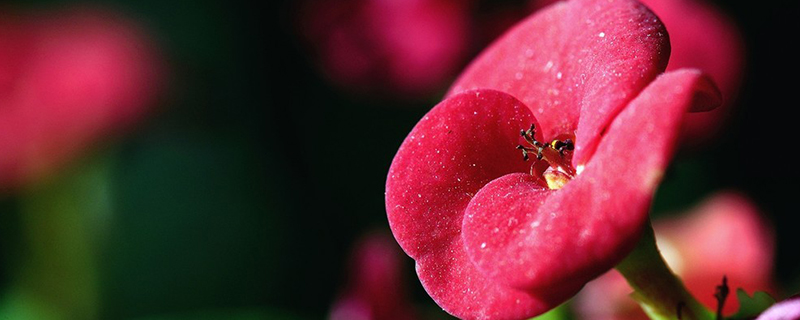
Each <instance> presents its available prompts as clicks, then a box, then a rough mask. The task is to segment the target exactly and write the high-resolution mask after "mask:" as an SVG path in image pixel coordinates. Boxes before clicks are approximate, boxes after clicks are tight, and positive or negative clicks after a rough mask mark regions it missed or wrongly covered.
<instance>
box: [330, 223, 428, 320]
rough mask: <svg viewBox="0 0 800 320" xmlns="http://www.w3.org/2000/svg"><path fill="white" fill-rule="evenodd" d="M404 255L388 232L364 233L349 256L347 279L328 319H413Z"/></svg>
mask: <svg viewBox="0 0 800 320" xmlns="http://www.w3.org/2000/svg"><path fill="white" fill-rule="evenodd" d="M403 258H404V256H403V255H402V253H401V252H400V250H399V248H398V246H397V244H396V243H395V242H394V240H393V239H392V238H391V237H389V236H388V235H385V234H382V233H373V234H368V235H366V236H365V237H364V238H362V239H361V240H360V241H359V242H358V243H357V244H356V246H355V248H354V251H353V253H352V255H351V257H350V261H349V265H348V270H349V272H350V273H349V276H350V278H349V282H348V284H347V286H346V288H345V290H344V291H343V292H342V294H341V295H340V296H339V298H338V299H337V301H336V302H335V303H334V305H333V308H332V310H331V313H330V316H329V319H330V320H412V319H416V317H415V316H414V312H413V306H412V305H411V303H410V301H409V297H408V293H407V291H406V290H407V289H406V286H405V278H404V276H403V272H404V269H403V261H404V259H403Z"/></svg>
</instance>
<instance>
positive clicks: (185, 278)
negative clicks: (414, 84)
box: [0, 0, 800, 319]
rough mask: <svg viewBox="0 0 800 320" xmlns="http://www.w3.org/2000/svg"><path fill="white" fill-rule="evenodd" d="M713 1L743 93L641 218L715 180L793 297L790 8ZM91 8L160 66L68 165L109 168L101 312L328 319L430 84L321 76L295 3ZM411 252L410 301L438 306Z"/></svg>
mask: <svg viewBox="0 0 800 320" xmlns="http://www.w3.org/2000/svg"><path fill="white" fill-rule="evenodd" d="M716 2H717V5H719V6H720V7H722V8H723V9H724V10H726V11H727V12H728V13H729V14H730V15H731V16H732V17H733V18H734V20H736V21H737V23H738V24H739V26H740V28H741V30H742V32H743V34H744V38H745V42H746V46H747V53H746V58H747V66H746V73H745V78H744V84H743V87H742V91H741V93H740V97H739V100H738V103H737V105H736V106H735V109H734V110H733V117H732V119H731V121H730V122H729V124H728V126H727V128H726V131H725V133H724V134H723V135H722V136H721V138H720V139H719V140H717V142H716V143H713V144H709V145H707V146H705V147H704V148H703V149H701V150H695V151H692V152H685V153H681V154H679V155H678V158H677V159H676V162H675V164H674V165H673V167H672V168H671V169H670V171H669V173H668V175H667V177H666V180H665V182H664V185H663V186H662V188H661V189H660V191H659V193H658V196H657V199H656V203H655V205H654V206H655V208H654V211H655V212H656V213H657V214H662V212H673V211H679V210H681V209H685V208H688V207H690V206H691V205H693V204H695V203H696V202H698V201H700V200H701V199H703V198H704V197H705V196H706V195H709V194H711V193H713V192H714V191H718V190H723V189H736V190H740V191H743V192H745V193H746V194H748V195H749V196H750V197H752V199H753V200H754V201H755V202H756V203H757V205H758V206H759V207H760V208H762V209H763V212H764V213H765V214H766V215H767V216H768V218H769V219H770V220H771V221H772V222H773V224H774V226H775V231H776V235H777V262H776V270H775V271H776V277H777V280H778V282H779V283H780V284H782V285H784V286H785V288H787V290H789V291H790V292H795V293H796V292H798V291H800V263H799V262H798V259H797V258H798V245H800V240H798V237H797V234H796V233H795V232H796V229H797V227H796V226H797V225H796V224H795V223H794V221H795V220H794V219H795V218H796V216H797V215H798V213H799V212H798V211H799V210H798V207H797V199H798V191H800V187H798V183H799V182H800V172H799V171H798V165H797V164H795V157H796V156H795V154H796V151H797V150H795V148H796V146H797V141H796V139H797V138H798V137H799V135H798V133H797V132H796V128H797V127H798V126H797V122H798V121H797V117H795V115H794V114H793V113H792V112H794V110H795V109H796V108H797V107H798V102H797V99H796V96H797V92H798V88H797V86H798V80H797V75H798V73H797V72H796V71H797V55H798V54H797V52H796V51H795V50H793V49H792V48H791V47H792V46H793V45H795V42H796V41H797V39H798V36H797V34H798V31H800V30H798V27H797V19H798V14H800V12H798V10H797V8H796V7H797V5H796V4H795V2H793V1H778V0H772V1H760V2H753V1H716ZM72 3H74V2H73V1H13V4H12V5H9V6H7V8H12V9H13V10H39V9H41V8H52V7H53V6H56V7H57V6H62V5H65V4H72ZM89 3H93V4H99V5H104V6H112V7H113V8H115V9H117V10H120V11H122V12H124V13H126V14H128V15H129V16H131V17H133V18H136V19H138V20H139V21H141V22H142V23H143V24H144V25H145V26H146V27H147V28H148V29H149V30H150V31H151V32H152V33H153V34H154V35H155V36H156V38H157V40H158V43H159V44H160V45H161V46H162V50H163V52H164V53H165V56H166V58H167V62H168V64H169V68H170V71H171V81H170V86H169V88H168V89H167V94H166V97H165V98H164V99H163V100H162V103H161V105H160V106H159V107H160V108H159V111H158V112H156V113H155V114H153V115H152V116H151V117H150V118H149V119H148V120H147V121H145V122H144V123H143V124H142V125H141V126H140V127H139V128H137V130H136V131H135V132H134V133H133V134H131V135H128V136H126V137H124V138H122V139H119V140H116V141H114V142H113V143H107V144H104V145H101V146H98V147H97V148H96V149H95V150H93V151H92V152H91V153H90V154H88V155H87V156H86V158H85V159H84V160H79V161H76V164H74V166H75V167H76V168H80V167H81V166H82V165H91V163H92V161H94V160H91V159H93V158H102V159H106V160H104V161H108V162H105V163H110V164H108V166H109V167H108V170H109V172H111V176H112V177H113V179H112V180H110V181H108V182H107V183H108V185H109V186H110V188H111V190H112V191H113V193H112V196H111V199H112V200H113V202H111V204H110V206H111V208H112V209H113V214H114V217H113V219H112V222H111V223H109V224H108V225H107V227H106V228H105V229H104V230H103V231H102V232H103V234H105V235H106V237H105V238H103V239H104V240H103V241H102V243H101V244H100V245H98V246H96V250H95V251H93V254H94V255H95V256H96V257H97V258H96V259H97V260H96V261H97V269H96V272H97V274H98V277H99V279H100V281H99V283H100V289H99V290H100V292H101V293H102V299H101V300H100V301H101V303H100V306H99V308H100V311H99V314H98V317H100V318H107V319H127V318H141V317H151V316H164V317H165V318H171V317H176V318H177V317H181V316H186V317H190V318H191V315H202V316H205V317H207V318H211V317H213V316H215V315H217V316H219V317H220V318H228V317H230V316H231V315H237V316H240V317H242V318H264V319H283V318H285V319H320V318H324V317H325V315H326V314H327V312H328V310H329V308H330V305H331V303H332V302H333V300H334V298H335V296H336V294H337V292H339V290H340V288H341V287H342V285H343V284H344V283H345V276H346V271H345V259H346V257H347V255H348V253H349V251H350V247H351V245H352V244H353V242H354V241H355V240H356V239H358V237H360V236H361V235H362V234H363V233H365V232H368V231H371V230H376V229H378V230H384V231H387V230H388V226H387V222H386V218H385V211H384V205H383V189H384V183H385V177H386V176H385V175H386V172H387V170H388V167H389V164H390V162H391V159H392V157H393V156H394V153H395V151H396V150H397V148H398V146H399V145H400V143H401V142H402V140H403V138H404V137H405V135H406V134H407V133H408V132H409V130H410V129H411V127H412V126H413V125H414V124H415V123H416V121H417V120H418V119H419V118H421V117H422V115H424V113H425V112H426V111H427V110H429V109H430V108H431V107H432V106H433V105H435V103H436V102H437V101H438V99H439V97H440V96H441V94H439V95H431V96H429V97H425V98H415V99H398V98H396V97H389V96H385V97H374V96H370V97H364V96H359V95H355V94H352V93H345V92H343V91H341V90H339V89H337V87H335V86H332V85H331V84H330V83H329V82H328V81H327V79H326V78H325V77H324V76H323V75H322V74H321V73H320V72H319V70H318V68H317V67H316V65H315V64H314V63H313V62H312V61H311V59H310V58H309V55H308V51H307V46H306V44H304V43H303V42H302V40H301V39H299V38H298V35H297V30H296V21H295V20H294V19H295V18H294V14H295V13H296V9H297V2H296V1H277V2H265V3H260V4H255V3H251V2H248V1H157V0H144V1H142V0H138V1H134V0H130V1H101V2H89ZM515 4H516V3H514V1H502V2H501V3H500V5H515ZM265 6H266V7H265ZM485 6H487V7H489V6H491V5H485ZM487 10H488V9H487ZM478 50H479V48H475V49H474V50H473V51H474V52H472V53H471V54H475V53H477V51H478ZM464 63H466V61H465V62H464ZM446 86H447V84H444V85H443V87H442V90H444V89H445V88H446ZM442 92H443V91H442ZM86 159H89V160H86ZM108 159H110V160H108ZM86 163H89V164H86ZM76 170H77V169H76ZM67 175H69V174H68V173H67ZM24 201H25V200H24V199H22V196H21V195H18V194H14V195H9V196H6V197H5V198H4V199H3V200H2V203H0V206H2V208H3V210H2V217H0V222H2V226H0V232H2V234H0V241H2V242H1V243H0V250H2V254H3V257H4V262H3V264H2V267H0V280H2V281H0V284H3V286H2V287H0V288H8V287H10V286H11V285H12V284H13V283H14V281H15V280H14V279H15V277H16V273H15V271H14V270H16V268H19V262H18V261H19V260H21V258H20V257H21V256H24V252H25V249H24V248H25V241H24V240H23V239H24V234H25V231H24V230H23V229H22V228H20V227H19V226H20V225H21V224H22V222H21V221H22V220H24V218H23V217H22V215H21V213H20V212H21V211H22V210H20V207H21V206H22V205H21V203H24ZM406 261H407V266H408V268H407V271H408V272H409V275H410V276H409V285H410V286H411V287H412V288H413V290H414V294H415V300H416V301H417V302H418V303H419V304H420V305H422V306H423V308H427V309H430V310H436V307H435V305H433V303H432V301H430V299H429V298H428V297H427V296H425V295H424V292H423V291H422V289H421V288H420V286H419V284H418V282H417V280H416V278H415V277H413V274H412V271H411V270H412V269H413V268H412V266H413V262H412V261H411V260H410V259H406ZM187 315H188V316H187Z"/></svg>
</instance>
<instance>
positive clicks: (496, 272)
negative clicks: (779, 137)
mask: <svg viewBox="0 0 800 320" xmlns="http://www.w3.org/2000/svg"><path fill="white" fill-rule="evenodd" d="M709 82H710V80H709V79H708V78H706V77H705V76H703V75H702V74H701V73H700V72H699V71H696V70H680V71H676V72H671V73H667V74H664V75H662V76H660V77H659V78H657V79H656V80H655V81H654V82H653V83H652V84H651V85H650V86H648V87H647V88H646V89H645V90H643V91H642V93H641V94H640V95H639V96H638V97H636V98H635V99H634V100H633V101H632V102H631V103H630V105H629V106H628V107H626V108H625V109H624V110H623V111H622V112H621V113H620V115H619V116H618V117H617V118H616V119H614V121H613V122H612V124H611V125H610V127H609V129H608V133H607V134H606V135H605V136H604V137H603V138H602V139H601V140H600V142H599V145H598V148H597V152H596V154H595V156H594V157H593V158H592V160H591V161H589V162H588V163H587V164H586V169H585V170H584V171H583V172H582V173H581V174H580V175H578V176H577V177H575V178H574V179H573V180H572V181H571V182H569V183H568V184H567V185H566V186H565V187H564V188H563V189H560V190H558V191H543V190H541V189H540V188H538V187H537V185H535V184H533V183H531V182H530V181H527V180H526V178H525V177H523V176H522V175H514V176H506V177H503V178H501V179H497V180H495V181H493V182H492V183H490V184H489V185H487V186H486V187H484V188H483V189H481V191H479V192H478V193H477V194H476V195H475V197H474V198H473V199H472V200H471V201H470V203H469V206H468V207H467V209H466V213H465V215H464V223H463V229H462V232H463V238H464V245H465V246H466V248H467V253H468V254H469V256H470V258H471V261H473V262H474V263H475V264H476V266H477V268H478V269H479V270H480V271H481V272H482V273H483V274H484V275H486V276H487V277H490V278H492V279H494V280H496V281H498V282H499V283H502V284H503V285H506V286H509V287H512V288H515V289H524V290H526V291H528V292H548V291H552V290H564V288H565V287H566V288H569V289H568V290H570V289H574V290H577V289H579V288H580V286H582V285H583V284H584V283H586V282H587V281H589V280H591V279H593V278H595V277H597V276H599V275H600V274H602V273H603V272H605V271H607V270H608V269H610V268H611V267H613V266H614V265H615V264H616V263H618V262H619V261H620V260H621V259H622V258H623V257H624V256H625V255H627V254H628V253H629V252H630V250H631V249H632V248H633V246H634V245H635V243H636V241H637V239H638V237H639V235H640V232H641V229H642V226H643V225H644V222H645V221H646V219H647V216H648V209H649V205H650V201H651V199H652V195H653V192H654V190H655V188H656V186H657V185H658V182H659V180H660V178H661V176H662V174H663V171H664V169H665V168H666V166H667V163H668V161H669V159H670V158H671V154H672V151H673V148H674V142H675V139H676V138H677V136H678V132H679V130H678V129H679V127H680V124H681V121H682V119H683V117H684V114H685V112H686V111H687V110H689V109H690V108H691V107H692V105H693V104H694V103H695V102H696V101H712V100H713V99H717V101H718V100H719V92H717V91H710V92H709V91H705V90H707V88H714V87H713V86H709V85H708V83H709Z"/></svg>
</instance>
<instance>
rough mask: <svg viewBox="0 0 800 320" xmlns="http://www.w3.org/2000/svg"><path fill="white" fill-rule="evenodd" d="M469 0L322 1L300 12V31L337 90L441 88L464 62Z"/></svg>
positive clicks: (418, 92) (421, 91) (419, 91)
mask: <svg viewBox="0 0 800 320" xmlns="http://www.w3.org/2000/svg"><path fill="white" fill-rule="evenodd" d="M470 6H471V4H470V1H462V0H344V1H342V0H321V1H308V2H306V3H305V6H303V8H302V9H301V12H300V20H301V21H300V28H301V30H300V33H301V34H302V35H303V36H304V37H305V38H306V40H307V42H308V44H309V46H310V47H311V50H312V51H313V53H314V55H315V58H316V59H317V61H318V63H319V65H320V67H321V68H322V69H323V71H324V72H325V73H326V74H327V76H328V77H329V78H330V79H331V80H332V81H333V82H335V83H336V84H337V85H339V86H341V87H343V88H346V89H349V90H350V91H353V92H358V93H378V94H392V95H409V96H410V98H415V97H418V96H422V95H428V94H432V93H434V92H436V91H437V90H443V89H444V88H445V87H446V86H447V83H448V82H449V80H451V78H452V77H453V76H454V75H455V72H457V71H458V68H459V67H461V65H462V64H463V62H464V60H465V59H466V57H467V56H466V54H467V49H468V37H469V31H470V30H469V29H470V10H469V9H470Z"/></svg>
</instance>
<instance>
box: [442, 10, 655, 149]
mask: <svg viewBox="0 0 800 320" xmlns="http://www.w3.org/2000/svg"><path fill="white" fill-rule="evenodd" d="M668 56H669V43H668V40H667V35H666V31H665V29H664V26H663V25H662V24H661V22H660V21H659V20H658V19H657V18H656V16H655V15H653V13H652V12H650V11H649V10H648V9H647V8H645V7H644V6H643V5H641V4H640V3H638V2H637V1H630V0H613V1H608V0H602V1H601V0H573V1H569V2H565V3H557V4H555V5H553V6H551V7H549V8H547V9H545V10H543V11H541V12H539V13H537V14H535V15H533V16H531V17H530V18H528V19H527V20H525V21H523V22H521V23H520V24H519V25H517V26H516V27H514V28H513V29H512V30H511V31H509V32H508V33H506V34H505V35H504V36H503V37H501V38H500V39H499V40H498V41H497V42H495V43H494V44H493V45H491V46H490V47H489V48H488V49H487V50H486V51H485V52H484V53H483V54H482V55H481V56H480V57H478V58H477V59H476V60H475V61H474V62H473V63H472V64H471V65H470V66H469V68H467V70H466V71H465V72H464V73H463V74H462V75H461V76H460V78H459V79H458V80H457V81H456V83H455V84H454V85H453V86H452V87H451V89H450V95H452V94H454V93H458V92H461V91H464V90H468V89H474V88H491V89H497V90H500V91H504V92H507V93H509V94H511V95H512V96H514V97H516V98H517V99H520V100H521V101H522V102H523V103H525V104H526V105H527V106H528V107H529V108H530V109H531V111H532V112H533V113H534V115H535V116H536V118H537V119H538V120H539V121H540V122H541V124H542V127H541V130H543V133H544V137H545V138H546V139H551V138H553V137H554V136H556V135H558V134H561V133H572V132H574V131H575V130H577V132H576V136H577V139H576V140H577V141H576V144H577V145H576V151H575V156H574V158H573V163H576V164H582V163H584V162H585V160H587V159H588V157H589V156H590V155H591V150H592V149H593V146H594V145H595V144H596V141H597V139H598V137H599V135H600V133H601V132H602V130H603V129H604V128H605V127H606V126H607V125H608V123H609V122H610V120H611V119H613V117H614V116H616V114H617V113H619V110H620V109H621V108H622V107H624V106H625V105H626V104H627V103H628V102H629V101H630V100H631V99H632V98H633V97H635V96H636V94H637V93H638V92H639V91H640V90H642V88H644V87H645V86H646V85H647V84H648V83H650V81H652V79H653V78H655V76H656V75H657V74H658V73H660V72H661V71H663V70H664V68H665V67H666V65H667V58H668ZM579 118H580V122H581V125H580V126H579V125H578V122H579ZM586 150H588V151H586Z"/></svg>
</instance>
